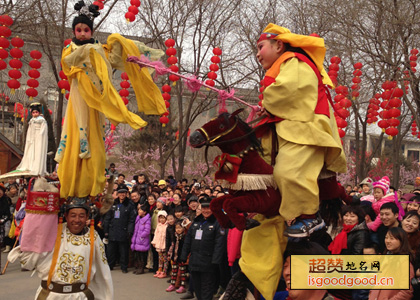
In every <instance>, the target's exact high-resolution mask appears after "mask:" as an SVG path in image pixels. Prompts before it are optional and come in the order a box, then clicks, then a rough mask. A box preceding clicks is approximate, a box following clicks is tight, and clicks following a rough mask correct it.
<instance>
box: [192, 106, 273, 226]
mask: <svg viewBox="0 0 420 300" xmlns="http://www.w3.org/2000/svg"><path fill="white" fill-rule="evenodd" d="M241 111H242V109H240V110H237V111H235V112H234V113H232V114H229V113H222V114H220V115H219V116H218V117H217V118H215V119H212V120H211V121H210V122H208V123H206V124H205V125H203V126H202V127H201V128H199V129H197V130H196V131H194V132H193V133H192V134H191V136H190V144H191V146H192V147H193V148H200V147H203V146H206V147H209V146H217V147H219V149H220V150H221V151H222V152H223V154H222V155H220V156H218V157H216V159H215V164H217V165H218V166H219V170H218V171H217V172H216V175H215V178H216V179H217V180H223V183H222V185H223V186H224V187H227V188H229V194H227V195H224V196H222V197H219V198H215V199H213V200H212V201H211V203H210V209H211V210H212V212H213V214H214V216H215V217H216V218H217V220H218V221H219V223H220V225H221V226H222V227H224V228H229V227H232V225H234V226H236V228H238V229H239V230H245V229H251V228H253V227H255V226H258V225H259V222H258V221H256V220H253V219H248V218H246V217H245V216H244V215H243V213H259V214H262V215H264V216H266V217H272V216H275V215H279V208H280V203H281V196H280V193H279V190H278V189H277V186H276V183H275V181H274V178H273V167H272V166H271V165H269V164H267V163H266V162H265V161H264V160H263V159H262V158H261V156H260V154H259V151H261V145H260V143H259V141H258V139H257V138H256V136H255V134H254V131H253V130H252V128H251V127H250V126H248V124H246V123H245V122H244V121H242V120H241V119H240V118H239V116H238V114H239V113H240V112H241Z"/></svg>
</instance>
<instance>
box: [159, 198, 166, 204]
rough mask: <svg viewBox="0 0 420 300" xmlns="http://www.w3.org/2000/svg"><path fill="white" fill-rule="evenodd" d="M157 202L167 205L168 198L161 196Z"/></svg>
mask: <svg viewBox="0 0 420 300" xmlns="http://www.w3.org/2000/svg"><path fill="white" fill-rule="evenodd" d="M157 202H160V203H162V204H163V205H165V204H166V198H165V197H159V198H158V199H157Z"/></svg>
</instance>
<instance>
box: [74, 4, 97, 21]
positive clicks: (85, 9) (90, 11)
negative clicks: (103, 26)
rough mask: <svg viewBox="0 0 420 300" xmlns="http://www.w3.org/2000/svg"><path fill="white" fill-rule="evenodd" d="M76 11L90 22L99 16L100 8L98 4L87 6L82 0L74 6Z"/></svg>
mask: <svg viewBox="0 0 420 300" xmlns="http://www.w3.org/2000/svg"><path fill="white" fill-rule="evenodd" d="M74 10H75V11H77V13H78V14H79V16H80V15H85V16H86V17H88V18H89V19H90V20H93V19H94V18H96V17H97V16H99V14H100V13H99V6H98V5H96V4H91V5H89V6H87V5H86V4H85V1H83V0H80V1H79V2H77V3H76V4H75V5H74Z"/></svg>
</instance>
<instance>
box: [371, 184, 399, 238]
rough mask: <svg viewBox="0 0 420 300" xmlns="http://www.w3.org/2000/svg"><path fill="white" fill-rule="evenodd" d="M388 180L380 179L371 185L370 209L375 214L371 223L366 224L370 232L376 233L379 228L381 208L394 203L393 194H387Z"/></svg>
mask: <svg viewBox="0 0 420 300" xmlns="http://www.w3.org/2000/svg"><path fill="white" fill-rule="evenodd" d="M389 184H390V181H389V178H388V176H384V177H382V178H381V179H380V180H379V181H376V182H374V183H373V197H374V200H373V202H372V208H373V210H374V211H375V213H376V215H377V216H376V218H375V220H374V221H373V222H370V223H368V224H367V225H368V227H369V229H370V230H372V231H375V232H376V231H377V230H378V228H379V226H381V224H382V221H381V218H380V217H379V212H380V210H381V206H382V205H383V204H384V203H387V202H395V194H394V193H390V192H389Z"/></svg>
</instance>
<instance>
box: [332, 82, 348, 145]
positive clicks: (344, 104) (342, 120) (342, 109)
mask: <svg viewBox="0 0 420 300" xmlns="http://www.w3.org/2000/svg"><path fill="white" fill-rule="evenodd" d="M335 92H336V96H335V97H334V102H335V104H334V110H335V111H334V116H335V120H336V123H337V127H338V133H339V135H340V138H343V137H344V136H345V135H346V132H345V131H344V130H343V129H344V128H346V127H347V121H346V119H347V118H348V116H349V115H350V112H349V111H348V110H347V109H348V108H349V107H350V106H351V101H350V100H349V99H348V98H347V96H348V94H349V90H348V88H347V87H346V86H342V85H339V86H337V87H336V88H335Z"/></svg>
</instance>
